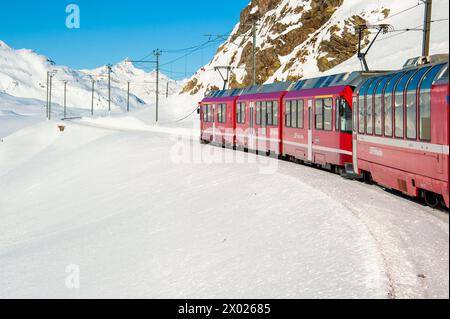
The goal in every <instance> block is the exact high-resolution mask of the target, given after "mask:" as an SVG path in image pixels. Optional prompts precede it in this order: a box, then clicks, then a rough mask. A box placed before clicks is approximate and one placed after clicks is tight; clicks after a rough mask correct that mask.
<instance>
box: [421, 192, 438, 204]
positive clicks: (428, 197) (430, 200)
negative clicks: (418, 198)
mask: <svg viewBox="0 0 450 319" xmlns="http://www.w3.org/2000/svg"><path fill="white" fill-rule="evenodd" d="M423 199H424V200H425V203H426V204H427V205H428V206H430V207H431V208H436V207H438V206H439V202H440V200H439V195H437V194H436V193H433V192H428V191H424V194H423Z"/></svg>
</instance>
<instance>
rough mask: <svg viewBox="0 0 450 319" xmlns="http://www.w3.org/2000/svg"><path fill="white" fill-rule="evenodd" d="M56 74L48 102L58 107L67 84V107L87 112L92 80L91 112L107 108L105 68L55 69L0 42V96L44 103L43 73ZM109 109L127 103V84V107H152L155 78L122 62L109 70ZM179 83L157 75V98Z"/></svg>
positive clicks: (44, 60) (40, 57)
mask: <svg viewBox="0 0 450 319" xmlns="http://www.w3.org/2000/svg"><path fill="white" fill-rule="evenodd" d="M49 71H56V73H55V75H54V77H53V82H52V88H53V90H52V100H53V101H54V102H55V103H59V104H62V103H63V100H64V87H63V83H64V81H67V94H68V105H69V107H79V108H90V107H91V103H92V84H91V81H92V79H95V80H96V81H97V84H96V85H95V89H96V90H95V106H94V107H95V108H96V109H105V108H106V107H108V102H107V101H108V90H107V74H108V70H107V67H106V66H103V67H99V68H96V69H94V70H81V71H80V70H75V69H72V68H70V67H67V66H62V65H57V64H56V63H55V62H53V61H52V60H51V59H49V58H48V57H46V56H43V55H39V54H37V53H36V52H34V51H32V50H28V49H21V50H15V49H13V48H10V47H9V46H8V45H7V44H6V43H4V42H3V41H0V93H2V92H3V93H6V94H9V95H11V96H15V97H18V98H30V99H38V100H41V101H45V100H46V94H47V93H46V92H47V91H46V90H47V83H46V81H47V72H49ZM111 79H112V81H111V86H112V93H113V94H112V97H111V99H112V107H113V108H115V109H125V108H126V103H127V89H128V88H127V84H128V82H131V90H130V91H131V92H130V93H131V107H138V106H140V105H142V104H143V103H144V102H145V103H147V104H151V103H154V101H155V95H156V74H155V72H154V71H151V72H145V71H144V70H142V69H139V68H137V67H136V66H135V65H133V64H132V63H130V62H128V61H127V60H124V61H122V62H120V63H118V64H116V65H114V66H113V67H112V76H111ZM181 85H182V83H179V82H177V81H174V80H171V79H170V78H169V77H167V76H166V75H163V74H161V75H160V94H161V95H173V94H175V93H178V92H179V90H180V88H181Z"/></svg>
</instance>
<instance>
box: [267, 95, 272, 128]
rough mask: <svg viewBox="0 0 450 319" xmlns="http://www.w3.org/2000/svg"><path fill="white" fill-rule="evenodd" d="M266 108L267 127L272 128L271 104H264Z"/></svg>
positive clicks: (269, 102)
mask: <svg viewBox="0 0 450 319" xmlns="http://www.w3.org/2000/svg"><path fill="white" fill-rule="evenodd" d="M266 107H267V125H268V126H272V125H273V102H271V101H268V102H266Z"/></svg>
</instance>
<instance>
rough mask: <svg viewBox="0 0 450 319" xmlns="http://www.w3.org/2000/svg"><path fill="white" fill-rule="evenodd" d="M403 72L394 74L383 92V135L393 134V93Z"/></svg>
mask: <svg viewBox="0 0 450 319" xmlns="http://www.w3.org/2000/svg"><path fill="white" fill-rule="evenodd" d="M403 74H404V73H403V72H402V73H397V74H395V75H394V76H393V77H392V78H391V79H390V80H389V82H388V84H387V85H386V90H385V92H384V136H386V137H392V136H393V135H394V128H393V121H394V108H393V104H394V93H395V86H396V84H397V81H398V80H399V79H400V78H401V77H402V75H403Z"/></svg>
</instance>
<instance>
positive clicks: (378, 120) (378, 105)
mask: <svg viewBox="0 0 450 319" xmlns="http://www.w3.org/2000/svg"><path fill="white" fill-rule="evenodd" d="M382 101H383V97H382V95H380V94H377V95H375V107H374V113H375V135H378V136H381V134H382V133H383V127H382V116H383V114H382V106H383V102H382Z"/></svg>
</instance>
